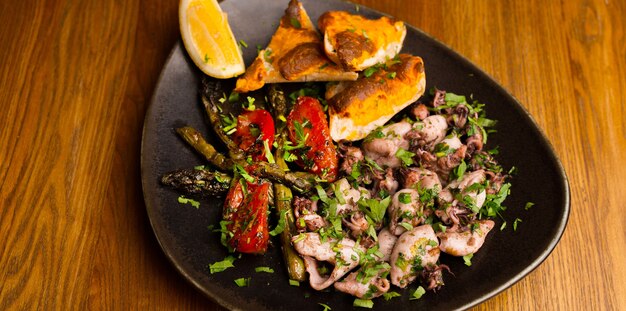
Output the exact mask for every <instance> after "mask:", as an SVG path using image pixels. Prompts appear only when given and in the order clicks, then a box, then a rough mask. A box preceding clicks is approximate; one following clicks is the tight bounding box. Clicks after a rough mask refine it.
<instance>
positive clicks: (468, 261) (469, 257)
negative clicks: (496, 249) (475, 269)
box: [463, 254, 474, 267]
mask: <svg viewBox="0 0 626 311" xmlns="http://www.w3.org/2000/svg"><path fill="white" fill-rule="evenodd" d="M472 257H474V254H467V255H465V256H463V262H464V263H465V265H466V266H468V267H469V266H471V265H472Z"/></svg>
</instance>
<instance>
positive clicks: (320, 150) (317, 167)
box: [287, 96, 338, 181]
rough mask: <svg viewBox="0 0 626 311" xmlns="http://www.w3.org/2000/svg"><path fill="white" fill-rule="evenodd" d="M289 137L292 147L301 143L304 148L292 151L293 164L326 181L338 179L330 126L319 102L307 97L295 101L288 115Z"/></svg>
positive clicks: (335, 154) (335, 152) (335, 153)
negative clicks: (294, 161) (294, 158)
mask: <svg viewBox="0 0 626 311" xmlns="http://www.w3.org/2000/svg"><path fill="white" fill-rule="evenodd" d="M287 127H288V129H289V140H290V141H291V143H292V144H293V145H294V146H298V145H299V144H301V143H304V146H305V147H304V148H299V149H295V150H293V153H294V154H296V155H297V156H298V160H297V161H296V163H298V165H300V166H302V167H303V168H304V169H305V170H307V171H309V172H311V173H314V174H317V175H319V176H320V177H322V178H324V179H327V180H328V181H334V180H335V178H337V163H338V159H337V150H336V149H335V145H334V144H333V141H332V139H331V138H330V129H329V128H328V121H327V120H326V114H325V113H324V108H323V107H322V105H321V104H320V102H319V101H318V100H317V99H315V98H313V97H308V96H301V97H299V98H298V100H297V101H296V104H295V105H294V107H293V109H292V110H291V113H289V116H288V117H287Z"/></svg>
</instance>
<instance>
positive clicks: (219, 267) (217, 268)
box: [209, 255, 235, 274]
mask: <svg viewBox="0 0 626 311" xmlns="http://www.w3.org/2000/svg"><path fill="white" fill-rule="evenodd" d="M233 262H235V257H233V256H232V255H229V256H227V257H226V258H224V260H222V261H218V262H214V263H212V264H210V265H209V269H210V271H211V274H213V273H217V272H222V271H224V270H226V269H228V268H234V267H235V266H234V265H233Z"/></svg>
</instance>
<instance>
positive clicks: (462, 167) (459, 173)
mask: <svg viewBox="0 0 626 311" xmlns="http://www.w3.org/2000/svg"><path fill="white" fill-rule="evenodd" d="M466 170H467V164H465V160H461V164H459V166H457V167H455V168H454V169H453V170H452V172H453V175H454V177H455V179H456V180H461V178H463V175H465V171H466Z"/></svg>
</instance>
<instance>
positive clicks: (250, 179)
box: [234, 164, 254, 183]
mask: <svg viewBox="0 0 626 311" xmlns="http://www.w3.org/2000/svg"><path fill="white" fill-rule="evenodd" d="M234 170H235V172H234V174H235V175H236V174H239V175H240V176H241V177H242V178H243V179H245V180H246V181H247V182H250V183H251V182H254V177H252V176H250V174H248V172H246V170H245V169H244V168H243V167H242V166H241V165H239V164H235V168H234Z"/></svg>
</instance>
